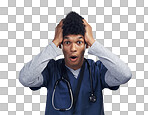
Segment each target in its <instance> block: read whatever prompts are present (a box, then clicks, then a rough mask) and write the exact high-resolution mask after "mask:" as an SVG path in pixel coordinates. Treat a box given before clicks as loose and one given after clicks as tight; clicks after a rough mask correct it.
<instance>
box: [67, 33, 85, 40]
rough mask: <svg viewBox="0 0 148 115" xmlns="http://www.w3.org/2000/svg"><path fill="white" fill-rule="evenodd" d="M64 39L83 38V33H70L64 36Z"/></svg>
mask: <svg viewBox="0 0 148 115" xmlns="http://www.w3.org/2000/svg"><path fill="white" fill-rule="evenodd" d="M64 39H65V40H66V39H84V36H83V35H80V34H78V35H72V34H70V35H67V36H64Z"/></svg>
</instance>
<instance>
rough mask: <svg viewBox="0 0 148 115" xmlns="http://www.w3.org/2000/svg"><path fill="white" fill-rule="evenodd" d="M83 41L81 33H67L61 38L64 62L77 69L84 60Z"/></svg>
mask: <svg viewBox="0 0 148 115" xmlns="http://www.w3.org/2000/svg"><path fill="white" fill-rule="evenodd" d="M84 52H85V41H84V37H83V36H82V35H67V36H65V37H64V39H63V54H64V57H65V64H66V65H67V66H68V67H70V68H72V69H74V70H76V69H79V68H80V67H81V66H82V64H83V60H84Z"/></svg>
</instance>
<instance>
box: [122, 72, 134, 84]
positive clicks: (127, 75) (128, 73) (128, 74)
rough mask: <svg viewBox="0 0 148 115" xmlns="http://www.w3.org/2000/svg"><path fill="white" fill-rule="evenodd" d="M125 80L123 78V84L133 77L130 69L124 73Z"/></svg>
mask: <svg viewBox="0 0 148 115" xmlns="http://www.w3.org/2000/svg"><path fill="white" fill-rule="evenodd" d="M123 78H124V80H123V84H124V83H127V82H128V81H129V80H130V79H131V78H132V72H131V71H128V72H126V73H125V74H124V77H123Z"/></svg>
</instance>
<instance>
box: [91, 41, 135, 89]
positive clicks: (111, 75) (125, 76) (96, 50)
mask: <svg viewBox="0 0 148 115" xmlns="http://www.w3.org/2000/svg"><path fill="white" fill-rule="evenodd" d="M88 53H89V54H92V55H95V56H97V57H98V58H99V59H100V61H101V62H102V64H103V65H104V66H105V67H106V68H107V72H106V74H105V82H106V83H107V84H108V85H109V86H118V85H121V84H124V83H126V82H128V81H129V80H130V79H131V77H132V74H131V71H130V68H129V67H128V66H127V64H125V63H124V62H123V61H122V60H121V59H120V58H119V57H118V56H116V55H115V54H113V53H112V52H111V51H110V50H108V49H107V48H105V47H104V46H103V45H101V44H100V43H99V42H97V41H95V42H94V44H93V45H92V46H91V47H90V49H89V50H88ZM104 66H102V69H103V70H104V68H105V67H104ZM103 70H102V71H103Z"/></svg>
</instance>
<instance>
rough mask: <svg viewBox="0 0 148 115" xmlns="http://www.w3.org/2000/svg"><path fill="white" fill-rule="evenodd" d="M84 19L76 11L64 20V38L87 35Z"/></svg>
mask: <svg viewBox="0 0 148 115" xmlns="http://www.w3.org/2000/svg"><path fill="white" fill-rule="evenodd" d="M83 19H84V18H83V17H82V16H80V15H79V14H77V13H76V12H74V11H71V12H70V13H68V14H67V16H66V18H64V19H63V27H62V29H63V38H64V36H67V35H70V34H72V35H73V34H74V35H78V34H80V35H83V36H84V34H85V25H84V24H83V23H84V22H83Z"/></svg>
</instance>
